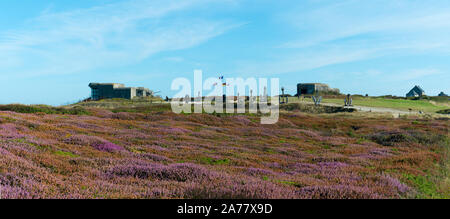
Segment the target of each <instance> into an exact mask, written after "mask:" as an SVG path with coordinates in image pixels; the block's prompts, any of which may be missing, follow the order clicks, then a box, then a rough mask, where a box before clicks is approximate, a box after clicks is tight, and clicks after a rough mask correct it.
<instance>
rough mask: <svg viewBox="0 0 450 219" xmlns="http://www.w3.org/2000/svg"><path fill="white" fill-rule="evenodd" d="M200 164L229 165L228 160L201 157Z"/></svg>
mask: <svg viewBox="0 0 450 219" xmlns="http://www.w3.org/2000/svg"><path fill="white" fill-rule="evenodd" d="M200 163H201V164H209V165H228V164H229V163H230V160H229V159H214V158H211V157H201V158H200Z"/></svg>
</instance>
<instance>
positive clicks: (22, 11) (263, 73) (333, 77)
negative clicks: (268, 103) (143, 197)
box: [0, 0, 450, 105]
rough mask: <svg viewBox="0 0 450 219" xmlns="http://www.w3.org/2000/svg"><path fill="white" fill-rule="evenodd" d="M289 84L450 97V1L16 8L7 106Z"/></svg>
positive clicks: (3, 81)
mask: <svg viewBox="0 0 450 219" xmlns="http://www.w3.org/2000/svg"><path fill="white" fill-rule="evenodd" d="M194 69H202V70H203V71H204V77H217V76H220V75H224V76H226V77H244V78H246V77H279V78H280V82H281V85H282V86H285V87H286V89H287V91H288V93H291V94H295V87H296V84H297V83H300V82H323V83H328V84H330V85H331V86H332V87H336V88H340V89H341V91H342V92H343V93H353V94H355V93H358V94H366V93H367V94H370V95H386V94H394V95H402V96H403V95H404V94H406V93H407V92H408V91H409V90H410V89H411V88H412V87H413V86H414V85H416V84H418V85H421V86H422V88H424V89H425V91H426V92H427V93H428V94H430V95H437V94H438V93H439V92H440V91H444V92H446V93H450V89H449V84H450V74H449V72H450V2H449V1H441V0H439V1H433V0H429V1H427V0H396V1H392V0H371V1H366V0H359V1H356V0H341V1H338V0H305V1H298V0H295V1H290V0H283V1H275V0H273V1H269V0H242V1H240V0H182V1H177V0H172V1H167V0H166V1H159V0H151V1H150V0H132V1H122V0H77V1H73V0H53V1H50V0H40V1H35V0H21V1H12V0H4V1H1V2H0V91H1V93H2V95H0V103H1V104H6V103H25V104H40V103H43V104H51V105H60V104H65V103H68V102H73V101H76V100H79V99H82V98H85V97H88V96H89V94H90V89H89V87H88V86H87V85H88V84H89V82H119V83H125V84H126V85H129V86H145V87H149V88H150V89H153V90H158V91H162V93H161V95H163V96H166V95H168V96H171V95H174V94H175V93H177V92H176V91H171V90H170V85H171V83H172V80H173V79H174V78H177V77H187V78H192V77H193V71H194Z"/></svg>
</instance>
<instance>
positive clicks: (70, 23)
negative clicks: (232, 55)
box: [0, 0, 239, 77]
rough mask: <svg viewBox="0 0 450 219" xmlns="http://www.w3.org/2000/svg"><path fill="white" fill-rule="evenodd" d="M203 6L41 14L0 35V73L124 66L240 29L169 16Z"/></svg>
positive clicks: (135, 5) (152, 4) (159, 4)
mask: <svg viewBox="0 0 450 219" xmlns="http://www.w3.org/2000/svg"><path fill="white" fill-rule="evenodd" d="M208 2H210V1H206V0H185V1H147V0H135V1H124V2H119V3H114V4H108V5H103V6H97V7H93V8H89V9H77V10H72V11H66V12H60V13H52V12H49V11H45V12H43V13H42V14H41V15H40V16H39V17H37V18H34V19H32V20H29V21H27V25H26V27H24V28H22V29H17V30H9V31H6V32H3V33H0V60H1V61H0V66H1V67H0V70H1V72H3V74H4V75H8V74H12V73H14V74H15V75H19V76H18V77H29V76H42V75H52V74H71V73H78V72H83V71H87V70H92V69H95V68H101V67H114V66H120V65H126V64H130V63H135V62H139V61H142V60H143V59H145V58H148V57H149V56H151V55H153V54H156V53H158V52H162V51H170V50H179V49H186V48H190V47H192V46H195V45H198V44H200V43H202V42H205V41H207V40H208V39H211V38H213V37H215V36H218V35H220V34H223V33H225V32H226V31H228V30H230V29H232V28H235V27H237V26H239V24H236V23H233V22H229V21H223V20H211V19H202V18H195V17H192V18H183V19H176V18H172V17H171V15H173V14H179V13H183V12H184V11H186V10H189V9H191V8H192V7H195V6H196V5H199V4H204V3H208Z"/></svg>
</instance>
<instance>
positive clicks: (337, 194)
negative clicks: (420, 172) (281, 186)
mask: <svg viewBox="0 0 450 219" xmlns="http://www.w3.org/2000/svg"><path fill="white" fill-rule="evenodd" d="M298 193H299V194H298V195H299V197H300V198H302V199H380V198H386V197H383V196H382V195H380V194H377V193H374V192H372V191H371V189H370V188H368V187H357V186H349V185H337V186H309V187H305V188H302V189H300V191H299V192H298Z"/></svg>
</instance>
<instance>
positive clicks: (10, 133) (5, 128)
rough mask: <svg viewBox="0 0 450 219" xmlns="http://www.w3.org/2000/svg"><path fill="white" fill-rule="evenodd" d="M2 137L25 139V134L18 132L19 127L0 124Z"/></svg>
mask: <svg viewBox="0 0 450 219" xmlns="http://www.w3.org/2000/svg"><path fill="white" fill-rule="evenodd" d="M0 137H5V138H12V139H17V138H23V137H25V136H24V135H23V134H20V133H19V132H18V130H17V126H16V125H15V124H12V123H6V124H0Z"/></svg>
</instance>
